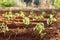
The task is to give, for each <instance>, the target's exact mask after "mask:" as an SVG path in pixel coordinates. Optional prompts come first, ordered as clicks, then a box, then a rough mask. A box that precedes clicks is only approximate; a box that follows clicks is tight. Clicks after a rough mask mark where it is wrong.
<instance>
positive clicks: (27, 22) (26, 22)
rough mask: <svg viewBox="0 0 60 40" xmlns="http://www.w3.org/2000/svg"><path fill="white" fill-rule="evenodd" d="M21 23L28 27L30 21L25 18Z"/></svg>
mask: <svg viewBox="0 0 60 40" xmlns="http://www.w3.org/2000/svg"><path fill="white" fill-rule="evenodd" d="M23 22H24V23H25V24H26V25H29V24H30V19H29V18H28V17H25V18H24V19H23Z"/></svg>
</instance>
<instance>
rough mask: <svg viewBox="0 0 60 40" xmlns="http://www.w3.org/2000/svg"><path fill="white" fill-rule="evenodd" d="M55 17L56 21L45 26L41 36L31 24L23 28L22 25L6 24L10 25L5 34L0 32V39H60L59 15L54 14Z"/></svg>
mask: <svg viewBox="0 0 60 40" xmlns="http://www.w3.org/2000/svg"><path fill="white" fill-rule="evenodd" d="M57 15H58V14H57ZM56 18H57V20H58V21H57V22H56V23H54V24H52V25H51V26H48V27H46V28H45V30H44V33H46V34H45V35H43V37H42V38H41V37H40V36H39V34H38V31H36V30H35V31H34V30H33V28H34V27H32V26H31V25H29V27H25V28H24V27H23V26H21V27H20V28H18V27H17V26H14V25H15V24H13V25H8V26H10V27H11V29H10V30H9V31H8V32H6V33H5V34H4V33H0V40H60V15H59V16H56ZM44 23H45V22H44ZM25 26H26V25H25ZM33 26H34V25H33ZM15 27H16V28H15ZM12 28H13V29H12Z"/></svg>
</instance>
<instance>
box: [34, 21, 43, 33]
mask: <svg viewBox="0 0 60 40" xmlns="http://www.w3.org/2000/svg"><path fill="white" fill-rule="evenodd" d="M34 30H37V31H39V34H42V32H43V30H44V23H42V22H40V23H39V24H37V25H36V27H35V28H34Z"/></svg>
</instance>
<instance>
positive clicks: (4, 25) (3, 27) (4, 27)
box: [0, 23, 9, 33]
mask: <svg viewBox="0 0 60 40" xmlns="http://www.w3.org/2000/svg"><path fill="white" fill-rule="evenodd" d="M0 28H1V32H4V33H5V32H6V31H9V29H8V26H7V25H6V24H5V23H0Z"/></svg>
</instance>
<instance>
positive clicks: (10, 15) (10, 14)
mask: <svg viewBox="0 0 60 40" xmlns="http://www.w3.org/2000/svg"><path fill="white" fill-rule="evenodd" d="M2 16H4V17H6V18H7V20H11V18H12V17H13V14H12V12H9V13H7V12H6V13H5V14H2Z"/></svg>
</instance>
